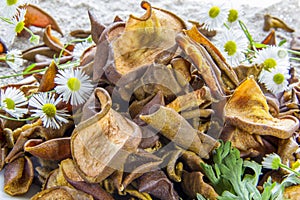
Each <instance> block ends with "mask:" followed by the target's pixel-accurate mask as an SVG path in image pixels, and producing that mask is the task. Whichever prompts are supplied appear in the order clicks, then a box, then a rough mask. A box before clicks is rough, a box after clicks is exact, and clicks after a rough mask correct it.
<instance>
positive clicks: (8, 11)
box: [0, 0, 32, 19]
mask: <svg viewBox="0 0 300 200" xmlns="http://www.w3.org/2000/svg"><path fill="white" fill-rule="evenodd" d="M31 2H32V1H29V0H1V1H0V13H1V17H4V18H7V19H11V18H13V17H14V16H15V15H16V14H17V12H18V10H19V8H18V7H19V6H23V5H26V4H29V3H31Z"/></svg>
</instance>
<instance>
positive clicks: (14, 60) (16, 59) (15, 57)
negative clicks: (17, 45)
mask: <svg viewBox="0 0 300 200" xmlns="http://www.w3.org/2000/svg"><path fill="white" fill-rule="evenodd" d="M5 62H6V63H7V64H8V66H9V67H10V68H12V69H13V70H14V71H16V72H17V71H18V70H19V68H20V67H21V66H22V65H23V58H22V52H21V51H20V50H16V49H13V50H11V51H8V52H7V54H6V56H5Z"/></svg>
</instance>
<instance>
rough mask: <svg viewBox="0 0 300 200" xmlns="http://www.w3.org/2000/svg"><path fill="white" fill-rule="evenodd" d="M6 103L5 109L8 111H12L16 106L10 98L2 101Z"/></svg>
mask: <svg viewBox="0 0 300 200" xmlns="http://www.w3.org/2000/svg"><path fill="white" fill-rule="evenodd" d="M3 101H4V102H5V103H6V108H7V109H9V110H14V109H15V107H16V105H15V102H14V100H12V99H11V98H6V99H4V100H3Z"/></svg>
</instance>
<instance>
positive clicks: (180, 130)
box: [140, 106, 218, 158]
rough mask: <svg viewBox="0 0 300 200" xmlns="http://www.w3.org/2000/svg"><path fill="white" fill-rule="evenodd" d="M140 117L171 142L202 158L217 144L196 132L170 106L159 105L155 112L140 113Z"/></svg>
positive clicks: (208, 137) (207, 155) (206, 156)
mask: <svg viewBox="0 0 300 200" xmlns="http://www.w3.org/2000/svg"><path fill="white" fill-rule="evenodd" d="M140 118H141V119H142V120H143V121H145V122H146V123H147V124H149V125H151V126H152V127H153V128H155V129H156V130H159V131H160V133H161V134H162V135H164V136H165V137H166V138H168V139H169V140H171V141H172V142H174V143H176V144H177V145H179V146H181V147H183V148H185V149H189V150H191V151H193V152H195V153H196V154H198V155H199V156H200V157H202V158H208V157H209V153H210V152H211V151H212V150H213V149H214V148H215V147H216V146H217V145H218V142H217V141H216V140H215V139H213V138H211V137H210V136H208V135H206V134H203V133H200V132H198V131H197V130H196V129H194V128H193V127H192V126H191V125H190V124H189V123H188V122H187V121H186V120H185V119H184V118H183V117H182V116H180V115H179V114H178V113H177V112H176V111H175V110H173V109H171V108H166V107H164V106H160V107H159V109H158V110H157V111H156V112H154V113H152V114H150V115H141V116H140Z"/></svg>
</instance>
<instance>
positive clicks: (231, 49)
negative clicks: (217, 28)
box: [224, 40, 237, 56]
mask: <svg viewBox="0 0 300 200" xmlns="http://www.w3.org/2000/svg"><path fill="white" fill-rule="evenodd" d="M236 49H237V46H236V43H235V42H234V41H232V40H230V41H228V42H226V44H225V45H224V51H225V52H227V54H228V55H229V56H233V55H234V54H235V53H236Z"/></svg>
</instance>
